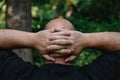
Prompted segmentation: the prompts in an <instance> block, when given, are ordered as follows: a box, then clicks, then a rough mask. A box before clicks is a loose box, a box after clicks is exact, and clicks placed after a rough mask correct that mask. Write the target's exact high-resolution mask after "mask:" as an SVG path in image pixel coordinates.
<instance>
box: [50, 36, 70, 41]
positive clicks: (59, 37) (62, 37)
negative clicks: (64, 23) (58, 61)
mask: <svg viewBox="0 0 120 80" xmlns="http://www.w3.org/2000/svg"><path fill="white" fill-rule="evenodd" d="M57 39H64V40H70V38H69V37H68V36H52V37H50V38H49V40H50V41H52V40H57Z"/></svg>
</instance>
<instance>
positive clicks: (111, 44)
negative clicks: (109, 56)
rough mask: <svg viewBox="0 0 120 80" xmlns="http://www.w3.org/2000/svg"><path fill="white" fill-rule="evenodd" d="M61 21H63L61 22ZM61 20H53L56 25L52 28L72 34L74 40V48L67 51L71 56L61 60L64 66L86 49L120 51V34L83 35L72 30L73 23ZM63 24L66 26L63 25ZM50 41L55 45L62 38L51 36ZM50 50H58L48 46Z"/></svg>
mask: <svg viewBox="0 0 120 80" xmlns="http://www.w3.org/2000/svg"><path fill="white" fill-rule="evenodd" d="M59 20H62V21H59ZM59 20H58V19H54V20H52V22H53V21H54V23H53V24H51V25H52V27H54V28H56V31H57V32H62V31H66V32H69V33H71V37H70V39H71V40H72V43H73V44H72V46H68V47H66V49H69V50H71V55H70V54H69V55H70V56H69V57H67V58H64V59H62V58H61V60H62V61H63V62H62V63H63V64H64V63H67V62H71V61H73V60H74V59H75V58H76V57H77V56H78V55H79V54H80V52H81V51H82V50H83V49H85V48H96V49H100V50H103V51H107V52H110V51H115V50H120V33H119V32H99V33H81V32H78V31H73V28H72V29H71V26H70V25H71V23H67V22H65V21H64V20H63V19H59ZM63 22H64V24H63V25H62V23H63ZM48 24H49V23H48ZM54 24H55V26H54ZM57 25H58V26H57ZM59 25H61V26H62V27H60V26H59ZM64 25H66V26H64ZM63 26H64V27H63ZM47 27H48V26H47ZM68 27H69V28H68ZM72 27H73V26H72ZM61 28H62V29H61ZM49 29H50V28H49ZM55 34H56V33H55ZM50 39H51V41H52V43H55V42H56V40H57V39H60V38H58V37H55V36H51V38H50ZM48 50H50V51H54V50H56V49H55V47H53V45H50V46H48ZM57 52H58V54H59V55H63V56H64V55H65V54H64V53H62V51H61V50H59V51H57ZM63 52H64V51H63ZM60 53H61V54H60ZM53 54H54V53H53ZM53 54H52V55H53ZM66 54H67V53H66ZM53 56H55V55H53ZM57 56H58V55H57ZM58 59H60V58H58ZM56 63H59V60H58V61H57V60H56Z"/></svg>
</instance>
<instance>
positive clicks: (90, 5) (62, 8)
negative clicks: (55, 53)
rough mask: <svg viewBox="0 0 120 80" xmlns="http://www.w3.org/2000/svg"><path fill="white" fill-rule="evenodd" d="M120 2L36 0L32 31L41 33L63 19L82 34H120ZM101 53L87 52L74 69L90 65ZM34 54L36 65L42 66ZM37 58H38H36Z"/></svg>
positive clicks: (103, 0)
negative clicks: (49, 24)
mask: <svg viewBox="0 0 120 80" xmlns="http://www.w3.org/2000/svg"><path fill="white" fill-rule="evenodd" d="M119 4H120V0H109V1H107V0H44V1H43V0H33V6H32V15H33V19H32V21H33V31H35V32H36V31H38V30H41V29H43V28H44V26H45V25H46V24H47V23H48V21H50V20H51V19H53V18H56V17H59V16H62V17H63V18H65V19H68V20H69V21H71V23H73V25H74V26H75V28H76V30H78V31H81V32H88V33H91V32H101V31H102V32H103V31H117V32H119V31H120V5H119ZM101 54H102V53H101V52H100V51H98V50H92V49H87V50H84V51H83V52H82V53H81V54H80V56H79V57H78V58H77V59H76V60H75V61H74V65H75V66H83V65H86V64H89V63H91V62H92V61H93V60H95V59H96V58H97V57H98V56H100V55H101ZM38 55H39V54H38V53H36V54H35V56H34V57H35V58H34V60H35V64H37V65H38V66H41V64H43V61H42V62H41V58H40V57H38ZM36 57H37V58H36Z"/></svg>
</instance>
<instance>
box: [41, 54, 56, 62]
mask: <svg viewBox="0 0 120 80" xmlns="http://www.w3.org/2000/svg"><path fill="white" fill-rule="evenodd" d="M42 56H43V58H45V59H46V60H48V61H53V62H55V59H54V58H53V57H51V56H50V55H47V54H46V55H42Z"/></svg>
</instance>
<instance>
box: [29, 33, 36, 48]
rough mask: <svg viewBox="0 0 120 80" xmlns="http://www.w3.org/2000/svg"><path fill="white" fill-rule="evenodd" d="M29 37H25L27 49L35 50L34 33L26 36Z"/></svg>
mask: <svg viewBox="0 0 120 80" xmlns="http://www.w3.org/2000/svg"><path fill="white" fill-rule="evenodd" d="M28 36H29V37H27V39H28V40H27V47H29V48H35V46H36V45H35V37H34V36H35V33H29V34H28Z"/></svg>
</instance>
